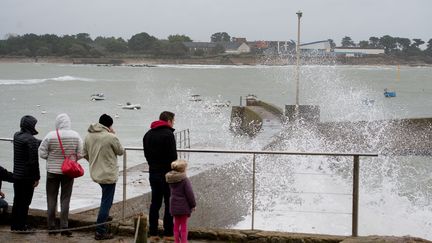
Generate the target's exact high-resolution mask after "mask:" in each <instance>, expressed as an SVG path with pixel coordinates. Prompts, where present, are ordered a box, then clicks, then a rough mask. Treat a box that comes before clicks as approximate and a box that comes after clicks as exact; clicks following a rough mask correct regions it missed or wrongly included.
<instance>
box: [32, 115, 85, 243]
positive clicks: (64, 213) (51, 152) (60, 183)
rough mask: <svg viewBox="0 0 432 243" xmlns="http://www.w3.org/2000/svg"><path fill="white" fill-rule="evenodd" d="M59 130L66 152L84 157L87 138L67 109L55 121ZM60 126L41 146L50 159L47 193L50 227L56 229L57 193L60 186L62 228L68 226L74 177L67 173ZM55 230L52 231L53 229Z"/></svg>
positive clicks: (42, 153)
mask: <svg viewBox="0 0 432 243" xmlns="http://www.w3.org/2000/svg"><path fill="white" fill-rule="evenodd" d="M55 127H56V130H58V132H59V136H60V138H61V141H62V144H63V148H64V150H65V154H66V156H69V155H75V156H76V157H77V160H78V159H80V158H81V157H82V149H83V142H82V139H81V137H80V135H79V134H78V133H77V132H75V131H73V130H71V120H70V118H69V116H68V115H67V114H65V113H63V114H60V115H58V116H57V118H56V122H55ZM56 130H54V131H51V132H49V133H48V134H47V135H46V136H45V138H44V139H43V141H42V143H41V145H40V147H39V156H40V157H41V158H43V159H46V161H47V164H46V168H47V180H46V194H47V203H48V218H47V220H48V229H49V230H55V229H56V224H55V214H56V211H57V210H56V208H57V197H58V192H59V188H60V187H61V195H60V208H61V213H60V228H61V229H67V228H68V227H69V226H68V217H69V203H70V198H71V195H72V187H73V182H74V179H73V178H70V177H68V176H66V175H63V173H62V170H61V166H62V163H63V160H64V156H63V153H62V150H61V148H60V143H59V140H58V137H57V132H56ZM51 234H52V232H51ZM61 234H62V235H65V236H68V237H70V236H72V232H70V231H62V232H61Z"/></svg>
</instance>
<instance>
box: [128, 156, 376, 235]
mask: <svg viewBox="0 0 432 243" xmlns="http://www.w3.org/2000/svg"><path fill="white" fill-rule="evenodd" d="M128 150H130V151H142V150H143V148H139V147H125V148H124V154H123V205H122V206H123V211H122V216H123V218H125V210H126V198H127V197H126V177H127V172H126V171H127V151H128ZM177 152H181V153H222V154H249V155H252V212H251V217H252V222H251V224H252V225H251V229H252V230H254V224H255V190H256V188H255V183H256V182H255V180H256V156H257V155H300V156H336V157H353V190H352V197H353V198H352V225H351V227H352V234H351V235H352V236H358V210H359V208H358V205H359V204H358V202H359V179H360V156H362V157H378V154H374V153H321V152H287V151H259V150H217V149H177Z"/></svg>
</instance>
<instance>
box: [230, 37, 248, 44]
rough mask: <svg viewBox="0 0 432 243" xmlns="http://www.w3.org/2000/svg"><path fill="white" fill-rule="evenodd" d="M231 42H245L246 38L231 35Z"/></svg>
mask: <svg viewBox="0 0 432 243" xmlns="http://www.w3.org/2000/svg"><path fill="white" fill-rule="evenodd" d="M232 42H237V43H247V41H246V38H244V37H233V38H232Z"/></svg>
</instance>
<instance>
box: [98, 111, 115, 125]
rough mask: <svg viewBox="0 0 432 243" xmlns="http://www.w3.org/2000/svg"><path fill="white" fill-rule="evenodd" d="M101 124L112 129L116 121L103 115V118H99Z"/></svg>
mask: <svg viewBox="0 0 432 243" xmlns="http://www.w3.org/2000/svg"><path fill="white" fill-rule="evenodd" d="M99 123H100V124H102V125H104V126H106V127H111V126H112V124H113V123H114V121H113V119H112V118H111V117H110V116H109V115H107V114H103V115H102V116H101V117H99Z"/></svg>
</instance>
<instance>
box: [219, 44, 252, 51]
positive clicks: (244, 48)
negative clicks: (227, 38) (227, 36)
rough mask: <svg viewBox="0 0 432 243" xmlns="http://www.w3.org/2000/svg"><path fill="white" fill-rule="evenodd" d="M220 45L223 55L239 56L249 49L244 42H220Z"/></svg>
mask: <svg viewBox="0 0 432 243" xmlns="http://www.w3.org/2000/svg"><path fill="white" fill-rule="evenodd" d="M221 44H222V46H223V47H224V48H225V53H230V54H240V53H249V52H250V47H249V46H248V44H246V43H245V42H243V43H238V42H222V43H221Z"/></svg>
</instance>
